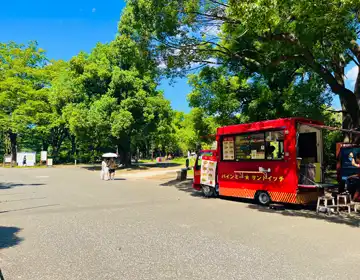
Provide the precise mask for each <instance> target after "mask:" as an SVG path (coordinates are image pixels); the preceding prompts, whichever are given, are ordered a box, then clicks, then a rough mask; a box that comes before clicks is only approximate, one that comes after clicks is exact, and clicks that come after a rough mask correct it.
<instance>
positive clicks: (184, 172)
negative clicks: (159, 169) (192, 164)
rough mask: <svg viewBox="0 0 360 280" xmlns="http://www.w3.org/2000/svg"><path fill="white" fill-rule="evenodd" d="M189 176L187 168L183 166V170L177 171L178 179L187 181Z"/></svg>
mask: <svg viewBox="0 0 360 280" xmlns="http://www.w3.org/2000/svg"><path fill="white" fill-rule="evenodd" d="M186 178H187V168H181V170H179V171H177V172H176V180H178V181H185V180H186Z"/></svg>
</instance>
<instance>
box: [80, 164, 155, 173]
mask: <svg viewBox="0 0 360 280" xmlns="http://www.w3.org/2000/svg"><path fill="white" fill-rule="evenodd" d="M81 168H82V169H86V170H88V171H99V172H100V171H101V166H100V165H94V166H82V167H81ZM149 168H150V167H148V166H136V165H132V166H130V167H119V168H117V169H116V170H117V171H120V170H126V171H131V170H147V169H149Z"/></svg>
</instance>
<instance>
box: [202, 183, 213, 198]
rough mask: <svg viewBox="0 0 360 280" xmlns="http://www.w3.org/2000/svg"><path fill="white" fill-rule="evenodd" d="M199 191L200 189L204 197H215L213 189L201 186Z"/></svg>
mask: <svg viewBox="0 0 360 280" xmlns="http://www.w3.org/2000/svg"><path fill="white" fill-rule="evenodd" d="M201 189H202V192H203V194H204V195H205V197H213V196H215V189H214V188H213V187H210V186H206V185H202V186H201Z"/></svg>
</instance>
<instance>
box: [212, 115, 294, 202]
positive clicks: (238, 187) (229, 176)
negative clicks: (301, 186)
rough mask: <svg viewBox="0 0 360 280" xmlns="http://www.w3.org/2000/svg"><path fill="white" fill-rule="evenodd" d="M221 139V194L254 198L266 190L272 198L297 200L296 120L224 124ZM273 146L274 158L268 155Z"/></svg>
mask: <svg viewBox="0 0 360 280" xmlns="http://www.w3.org/2000/svg"><path fill="white" fill-rule="evenodd" d="M246 137H248V138H246ZM262 137H263V139H262ZM218 139H219V141H218V143H219V144H218V156H219V165H218V182H219V194H220V195H223V196H233V197H243V198H254V197H255V196H256V193H257V192H258V191H267V192H268V193H269V195H270V197H271V200H272V201H279V202H286V203H296V202H297V200H296V192H297V183H298V177H297V162H296V120H295V119H279V120H272V121H264V122H258V123H253V124H245V125H236V126H229V127H222V128H219V129H218ZM248 140H249V142H250V143H252V144H249V145H248V144H247V143H248ZM267 140H269V141H267ZM278 140H279V141H278ZM281 142H282V143H281ZM244 143H246V144H244ZM246 145H248V147H247V146H246ZM270 146H275V148H276V150H275V154H276V155H277V156H275V158H274V159H269V158H268V157H267V151H268V149H269V147H270ZM231 148H233V149H234V153H233V156H231V151H232V149H231ZM249 149H250V150H249ZM264 154H265V156H264ZM259 168H260V169H261V168H263V169H264V170H266V171H269V169H270V171H269V172H265V173H264V172H261V171H259Z"/></svg>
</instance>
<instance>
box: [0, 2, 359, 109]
mask: <svg viewBox="0 0 360 280" xmlns="http://www.w3.org/2000/svg"><path fill="white" fill-rule="evenodd" d="M3 2H4V3H1V9H0V26H1V32H0V41H1V42H6V41H10V40H12V41H15V42H17V43H26V42H28V41H30V40H36V41H38V43H39V45H40V47H41V48H43V49H45V50H46V51H47V54H48V57H49V58H51V59H65V60H68V59H70V58H71V57H72V56H74V55H76V54H77V53H79V51H81V50H83V51H87V52H89V51H90V50H91V49H92V48H93V47H94V46H95V44H96V43H97V42H102V43H106V42H109V41H111V40H113V39H114V37H115V34H116V30H117V23H118V21H119V19H120V15H121V10H122V8H123V7H124V5H125V3H124V1H122V0H113V1H111V0H103V1H95V0H87V1H85V0H72V1H70V0H63V1H51V0H46V1H44V0H38V1H25V0H18V1H3ZM353 66H354V65H351V66H349V67H348V68H347V71H346V72H347V76H348V78H349V79H348V80H347V85H348V86H349V87H350V88H351V87H352V84H353V83H354V81H353V79H355V77H356V73H357V67H356V68H352V67H353ZM160 89H162V90H164V92H165V96H166V98H168V99H170V100H171V104H172V106H173V108H174V109H176V110H181V111H186V112H188V111H189V107H188V103H187V101H186V96H187V94H188V93H189V92H190V91H191V88H190V87H189V86H188V84H187V80H186V79H178V80H177V82H176V83H175V84H174V85H169V83H168V81H163V82H162V84H161V86H160ZM351 89H352V88H351ZM333 106H334V107H336V108H339V101H338V98H335V100H334V103H333Z"/></svg>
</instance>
